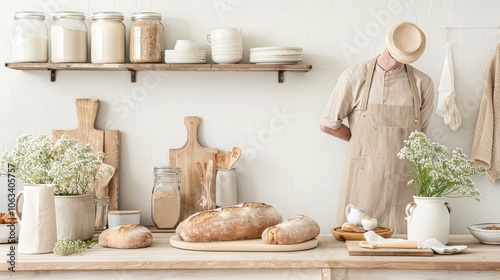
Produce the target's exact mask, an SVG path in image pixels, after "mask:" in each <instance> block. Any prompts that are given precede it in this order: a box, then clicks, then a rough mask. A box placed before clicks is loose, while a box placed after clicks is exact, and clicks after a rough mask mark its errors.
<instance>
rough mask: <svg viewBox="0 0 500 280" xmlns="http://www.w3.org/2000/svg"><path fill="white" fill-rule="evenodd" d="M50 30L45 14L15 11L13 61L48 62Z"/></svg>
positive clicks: (12, 39) (12, 44) (12, 42)
mask: <svg viewBox="0 0 500 280" xmlns="http://www.w3.org/2000/svg"><path fill="white" fill-rule="evenodd" d="M47 38H48V31H47V25H45V14H44V13H42V12H33V11H21V12H15V13H14V26H13V28H12V38H11V47H12V49H11V51H12V61H13V62H47V60H48V39H47Z"/></svg>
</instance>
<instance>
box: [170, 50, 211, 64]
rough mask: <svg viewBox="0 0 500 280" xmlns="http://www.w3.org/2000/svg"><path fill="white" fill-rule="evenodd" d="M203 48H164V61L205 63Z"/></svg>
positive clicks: (205, 55) (205, 54)
mask: <svg viewBox="0 0 500 280" xmlns="http://www.w3.org/2000/svg"><path fill="white" fill-rule="evenodd" d="M205 62H207V52H206V51H205V50H165V63H205Z"/></svg>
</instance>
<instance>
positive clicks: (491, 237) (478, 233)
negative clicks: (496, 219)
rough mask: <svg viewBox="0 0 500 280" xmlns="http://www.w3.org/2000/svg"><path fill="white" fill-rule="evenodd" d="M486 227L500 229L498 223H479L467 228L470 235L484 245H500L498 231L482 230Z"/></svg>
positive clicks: (499, 232) (499, 231)
mask: <svg viewBox="0 0 500 280" xmlns="http://www.w3.org/2000/svg"><path fill="white" fill-rule="evenodd" d="M487 226H496V227H500V223H480V224H473V225H470V226H468V227H467V228H468V229H469V231H470V233H471V234H472V236H474V237H475V238H476V239H477V240H479V242H481V243H484V244H500V230H494V229H484V228H485V227H487Z"/></svg>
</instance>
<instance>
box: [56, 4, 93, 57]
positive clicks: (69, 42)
mask: <svg viewBox="0 0 500 280" xmlns="http://www.w3.org/2000/svg"><path fill="white" fill-rule="evenodd" d="M53 19H54V23H53V24H52V26H51V28H50V37H51V38H50V47H51V50H50V59H51V60H52V62H56V63H57V62H87V25H86V24H85V15H84V14H83V13H80V12H56V13H54V15H53Z"/></svg>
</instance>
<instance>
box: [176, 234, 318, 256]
mask: <svg viewBox="0 0 500 280" xmlns="http://www.w3.org/2000/svg"><path fill="white" fill-rule="evenodd" d="M170 245H171V246H172V247H175V248H179V249H185V250H193V251H212V252H291V251H302V250H309V249H312V248H316V246H318V240H317V239H316V238H314V239H311V240H308V241H305V242H302V243H299V244H289V245H278V244H266V243H264V242H263V241H262V239H249V240H236V241H212V242H186V241H183V240H180V239H179V238H178V237H177V236H176V235H174V236H172V237H170Z"/></svg>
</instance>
